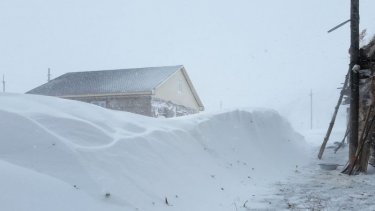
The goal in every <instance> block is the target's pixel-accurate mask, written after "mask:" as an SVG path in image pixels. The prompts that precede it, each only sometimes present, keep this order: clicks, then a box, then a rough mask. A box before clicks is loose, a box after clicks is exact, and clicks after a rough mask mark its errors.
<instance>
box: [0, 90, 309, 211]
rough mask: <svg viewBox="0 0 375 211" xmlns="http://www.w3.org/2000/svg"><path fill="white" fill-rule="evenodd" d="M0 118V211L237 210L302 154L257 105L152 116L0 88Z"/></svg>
mask: <svg viewBox="0 0 375 211" xmlns="http://www.w3.org/2000/svg"><path fill="white" fill-rule="evenodd" d="M0 116H1V120H0V134H1V141H0V172H2V173H1V174H0V186H1V187H2V194H1V195H0V208H1V210H9V211H12V210H14V211H15V210H17V211H22V210H38V211H39V210H40V211H43V210H48V211H49V210H64V211H66V210H81V211H82V210H90V211H96V210H114V211H117V210H179V211H181V210H215V211H220V210H223V211H224V210H225V211H227V210H239V209H246V208H243V207H242V206H243V204H244V203H245V202H246V201H249V200H251V198H253V197H256V196H258V195H262V194H267V193H269V191H270V190H271V189H272V187H273V186H272V185H273V184H274V183H275V182H277V181H279V180H282V179H283V178H288V177H290V175H294V174H296V168H298V166H300V165H303V164H306V163H307V162H308V158H309V156H308V154H307V151H306V143H305V141H304V140H303V137H302V136H301V135H299V134H297V133H296V132H295V131H294V130H293V129H292V128H291V126H290V124H289V123H288V122H287V121H286V120H285V119H284V118H282V117H281V116H280V115H279V114H278V113H277V112H275V111H272V110H266V109H252V110H250V109H247V110H231V111H223V112H220V113H211V114H209V113H203V114H199V115H192V116H187V117H181V118H174V119H154V118H149V117H144V116H140V115H136V114H131V113H126V112H119V111H111V110H107V109H104V108H101V107H99V106H95V105H91V104H86V103H82V102H76V101H69V100H63V99H57V98H52V97H45V96H34V95H22V94H1V95H0ZM106 195H107V196H106ZM166 200H167V201H168V204H166ZM254 204H257V202H255V201H254ZM246 206H247V207H250V208H251V204H250V203H247V202H246Z"/></svg>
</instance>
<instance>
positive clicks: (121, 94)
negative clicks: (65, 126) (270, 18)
mask: <svg viewBox="0 0 375 211" xmlns="http://www.w3.org/2000/svg"><path fill="white" fill-rule="evenodd" d="M152 94H153V93H152V91H142V92H123V93H121V92H120V93H103V94H84V95H57V96H55V97H61V98H80V97H106V96H134V95H152Z"/></svg>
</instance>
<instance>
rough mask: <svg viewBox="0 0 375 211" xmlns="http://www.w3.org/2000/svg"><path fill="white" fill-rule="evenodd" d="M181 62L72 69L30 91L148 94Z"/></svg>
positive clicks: (71, 93)
mask: <svg viewBox="0 0 375 211" xmlns="http://www.w3.org/2000/svg"><path fill="white" fill-rule="evenodd" d="M182 68H183V66H182V65H178V66H165V67H147V68H132V69H117V70H100V71H87V72H71V73H66V74H64V75H61V76H59V77H57V78H55V79H53V80H51V81H50V82H48V83H46V84H43V85H41V86H39V87H36V88H35V89H32V90H30V91H28V92H26V93H27V94H39V95H48V96H59V97H63V96H77V95H103V94H129V93H149V94H151V93H152V91H153V89H154V88H155V87H157V86H159V85H160V84H161V83H163V82H164V81H166V80H167V79H168V78H169V77H170V76H171V75H173V74H174V73H176V72H177V71H179V70H180V69H182Z"/></svg>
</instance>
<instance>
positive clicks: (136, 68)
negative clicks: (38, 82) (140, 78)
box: [61, 65, 184, 76]
mask: <svg viewBox="0 0 375 211" xmlns="http://www.w3.org/2000/svg"><path fill="white" fill-rule="evenodd" d="M183 66H184V65H166V66H154V67H135V68H119V69H105V70H88V71H76V72H67V73H64V74H62V75H61V76H63V75H66V74H70V73H89V72H105V71H121V70H140V69H153V68H158V69H159V68H172V67H175V68H178V69H180V68H181V67H183Z"/></svg>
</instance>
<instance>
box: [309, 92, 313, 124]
mask: <svg viewBox="0 0 375 211" xmlns="http://www.w3.org/2000/svg"><path fill="white" fill-rule="evenodd" d="M310 129H311V130H312V129H313V92H312V89H311V90H310Z"/></svg>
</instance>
